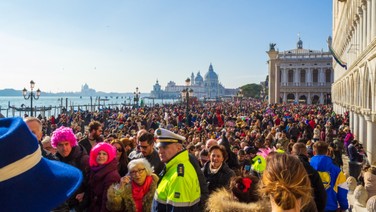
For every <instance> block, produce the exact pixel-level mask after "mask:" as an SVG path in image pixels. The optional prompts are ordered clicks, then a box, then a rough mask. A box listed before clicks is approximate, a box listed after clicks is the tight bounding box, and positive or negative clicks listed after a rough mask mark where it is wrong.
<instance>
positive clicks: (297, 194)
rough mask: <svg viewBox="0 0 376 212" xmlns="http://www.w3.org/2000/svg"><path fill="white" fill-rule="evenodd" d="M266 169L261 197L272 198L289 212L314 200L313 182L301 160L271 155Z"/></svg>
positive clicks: (287, 156) (277, 154)
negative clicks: (298, 205) (299, 202)
mask: <svg viewBox="0 0 376 212" xmlns="http://www.w3.org/2000/svg"><path fill="white" fill-rule="evenodd" d="M266 164H267V166H266V169H265V171H264V173H263V175H262V179H261V187H260V189H259V193H260V195H264V196H268V197H270V199H271V201H273V202H275V204H276V205H277V206H278V207H280V208H282V209H283V210H289V209H293V208H296V207H297V204H298V201H299V199H300V200H301V205H300V208H303V207H304V206H306V205H307V204H308V203H309V202H310V201H311V200H312V188H311V182H310V180H309V178H308V175H307V172H306V170H305V169H304V166H303V164H302V163H301V162H300V160H299V159H298V158H297V157H295V156H292V155H287V154H280V153H276V154H270V155H269V156H268V157H267V158H266Z"/></svg>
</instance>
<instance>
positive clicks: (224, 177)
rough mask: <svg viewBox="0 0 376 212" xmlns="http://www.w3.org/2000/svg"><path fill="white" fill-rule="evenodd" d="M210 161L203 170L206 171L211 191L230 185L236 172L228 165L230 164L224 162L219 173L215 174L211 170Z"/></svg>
mask: <svg viewBox="0 0 376 212" xmlns="http://www.w3.org/2000/svg"><path fill="white" fill-rule="evenodd" d="M209 166H210V161H208V162H207V163H206V164H205V165H204V167H202V172H204V175H205V178H206V182H207V184H208V188H209V192H210V193H211V192H213V191H214V190H216V189H218V188H221V187H228V186H229V183H230V178H231V177H233V176H235V172H234V171H233V170H232V169H230V168H229V167H228V165H227V164H226V163H225V162H223V163H222V166H221V168H220V169H219V170H218V172H217V173H215V174H213V173H211V172H210V168H209Z"/></svg>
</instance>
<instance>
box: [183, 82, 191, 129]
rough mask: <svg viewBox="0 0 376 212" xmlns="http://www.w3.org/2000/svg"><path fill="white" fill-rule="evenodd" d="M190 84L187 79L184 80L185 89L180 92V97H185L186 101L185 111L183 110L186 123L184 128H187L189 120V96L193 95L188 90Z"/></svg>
mask: <svg viewBox="0 0 376 212" xmlns="http://www.w3.org/2000/svg"><path fill="white" fill-rule="evenodd" d="M190 82H191V79H189V78H187V79H186V80H185V85H186V88H185V89H183V90H182V97H183V96H184V95H185V100H186V103H187V105H186V109H185V123H186V126H189V120H188V116H189V96H190V95H191V96H192V95H193V90H192V89H189V85H190Z"/></svg>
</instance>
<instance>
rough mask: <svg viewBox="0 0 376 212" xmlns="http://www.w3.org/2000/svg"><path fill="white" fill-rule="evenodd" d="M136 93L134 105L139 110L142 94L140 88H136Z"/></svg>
mask: <svg viewBox="0 0 376 212" xmlns="http://www.w3.org/2000/svg"><path fill="white" fill-rule="evenodd" d="M133 93H134V98H133V103H134V104H135V108H138V100H139V99H140V94H141V93H140V92H139V91H138V87H136V91H135V92H133Z"/></svg>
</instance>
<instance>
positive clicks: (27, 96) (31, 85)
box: [22, 80, 40, 116]
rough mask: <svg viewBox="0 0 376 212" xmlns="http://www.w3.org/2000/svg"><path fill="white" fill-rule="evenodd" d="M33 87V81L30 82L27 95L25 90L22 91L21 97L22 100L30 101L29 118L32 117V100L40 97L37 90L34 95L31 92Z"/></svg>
mask: <svg viewBox="0 0 376 212" xmlns="http://www.w3.org/2000/svg"><path fill="white" fill-rule="evenodd" d="M34 86H35V82H34V81H33V80H31V81H30V93H27V90H26V88H24V89H23V90H22V95H23V97H24V99H26V100H28V99H30V116H33V99H35V100H38V99H39V96H40V90H39V88H38V90H37V92H36V94H35V93H34V92H33V89H34Z"/></svg>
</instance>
